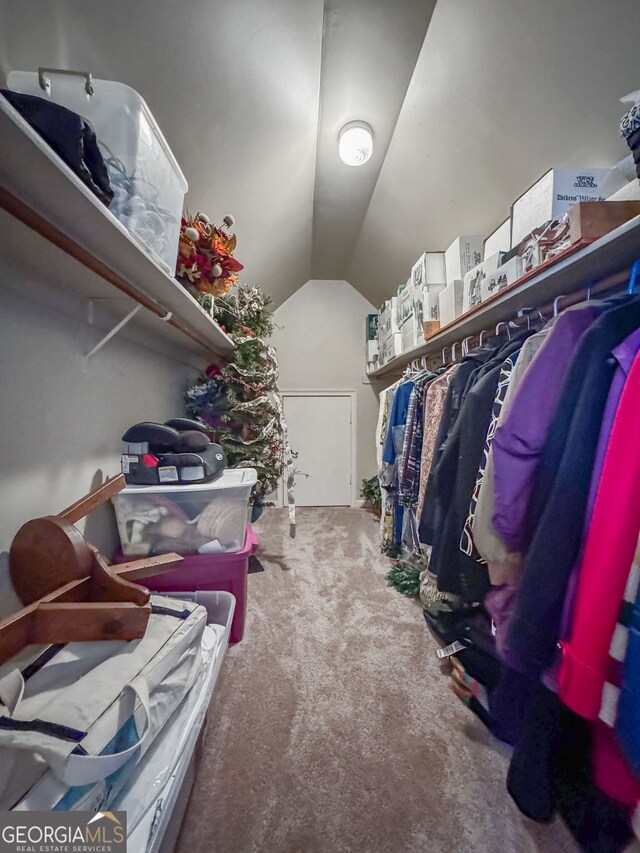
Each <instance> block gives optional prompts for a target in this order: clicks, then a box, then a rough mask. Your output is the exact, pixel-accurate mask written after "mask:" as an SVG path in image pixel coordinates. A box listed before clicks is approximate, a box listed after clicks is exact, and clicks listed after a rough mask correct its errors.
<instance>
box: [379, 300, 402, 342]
mask: <svg viewBox="0 0 640 853" xmlns="http://www.w3.org/2000/svg"><path fill="white" fill-rule="evenodd" d="M399 331H400V324H399V323H398V297H397V296H392V297H391V299H387V301H386V302H385V303H384V305H383V306H382V309H381V311H380V319H379V321H378V344H380V343H381V342H383V341H386V339H387V338H388V337H389V335H392V334H395V333H397V332H399Z"/></svg>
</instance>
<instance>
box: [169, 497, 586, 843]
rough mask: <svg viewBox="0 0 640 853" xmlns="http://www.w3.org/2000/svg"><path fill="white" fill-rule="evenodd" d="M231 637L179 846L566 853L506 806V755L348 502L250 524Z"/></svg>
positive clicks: (561, 837) (550, 829) (556, 839)
mask: <svg viewBox="0 0 640 853" xmlns="http://www.w3.org/2000/svg"><path fill="white" fill-rule="evenodd" d="M257 529H258V531H259V533H260V536H261V548H260V551H259V556H260V560H261V561H262V563H263V564H264V566H265V569H266V571H265V572H261V573H258V574H252V575H250V576H249V612H248V620H247V628H246V633H245V638H244V640H243V641H242V642H241V643H240V644H239V645H237V646H236V647H234V648H232V649H231V650H230V651H229V654H228V656H227V658H226V661H225V663H224V665H223V669H222V674H221V680H220V681H219V683H218V689H217V691H216V695H215V698H214V702H213V706H212V715H211V720H212V722H211V726H210V729H209V734H208V738H207V741H206V744H205V748H204V755H203V759H202V763H201V765H200V768H199V772H198V777H197V779H196V783H195V787H194V791H193V794H192V797H191V801H190V803H189V808H188V811H187V814H186V818H185V823H184V826H183V830H182V834H181V837H180V842H179V845H178V851H179V853H343V852H344V853H454V851H455V853H472V851H473V853H498V851H499V853H525V851H526V853H530V852H531V853H532V852H533V851H543V852H544V853H571V851H574V850H576V849H577V848H576V847H575V845H574V844H573V842H572V840H571V837H570V836H569V834H568V832H567V831H566V829H565V828H564V827H563V826H562V825H561V824H559V823H554V824H553V825H550V826H538V825H537V824H534V823H532V822H531V821H528V820H527V819H525V818H524V817H522V816H521V815H520V813H519V812H518V811H517V809H516V808H515V806H514V805H513V804H512V802H511V800H510V798H509V796H508V794H507V793H506V790H505V784H504V778H505V772H506V766H507V758H506V754H505V753H504V751H503V750H502V749H501V748H500V747H499V746H498V745H496V743H495V742H493V741H492V740H491V739H490V738H489V736H488V735H487V733H486V732H485V730H484V729H483V727H482V726H481V724H480V723H479V722H478V721H476V719H475V718H474V717H473V716H472V715H471V714H470V713H469V712H468V711H467V710H466V709H465V708H464V706H463V705H462V704H461V703H460V702H459V701H458V700H457V699H456V698H455V697H454V696H453V694H452V693H451V692H450V690H449V688H448V682H447V681H446V680H445V679H444V678H443V677H442V676H441V675H440V673H439V669H438V664H437V659H436V657H435V654H434V648H435V647H434V644H433V641H432V640H431V638H430V636H429V635H428V633H427V630H426V628H425V625H424V621H423V618H422V613H421V609H420V606H419V605H418V604H417V603H416V602H414V601H412V600H409V599H406V598H403V597H401V596H400V595H399V594H398V593H397V592H396V591H395V590H392V589H389V588H387V586H386V584H385V579H384V574H385V572H386V571H388V567H389V561H388V560H387V559H386V558H383V557H382V556H380V554H379V552H378V539H377V532H378V531H377V524H376V522H375V520H374V519H373V517H372V516H371V515H370V514H369V513H367V512H365V511H363V510H349V509H340V508H327V509H312V508H306V509H299V510H298V536H297V538H296V539H295V540H291V539H289V538H288V524H287V518H286V513H285V511H284V510H270V511H268V512H267V513H265V515H264V516H263V519H261V521H260V522H259V525H258V527H257Z"/></svg>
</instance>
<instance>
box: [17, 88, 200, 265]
mask: <svg viewBox="0 0 640 853" xmlns="http://www.w3.org/2000/svg"><path fill="white" fill-rule="evenodd" d="M43 80H45V81H48V86H49V90H48V91H45V90H44V89H42V88H41V86H40V83H39V79H38V74H36V73H35V72H31V71H12V72H10V74H9V76H8V78H7V86H8V88H9V89H11V90H12V91H14V92H21V93H23V94H26V95H35V96H36V97H39V98H44V99H49V100H51V101H53V102H54V103H56V104H60V105H61V106H63V107H66V108H67V109H69V110H73V112H75V113H79V114H80V115H81V116H83V117H84V118H86V119H88V121H90V122H91V124H92V125H93V129H94V130H95V132H96V136H97V137H98V142H99V144H100V150H101V151H102V154H103V156H104V158H105V161H106V164H107V169H108V170H109V177H110V179H111V185H112V187H113V190H114V192H115V196H114V199H113V201H112V202H111V205H110V206H109V209H110V211H111V212H112V213H113V214H114V215H115V216H116V217H117V218H118V219H119V220H120V222H122V224H123V225H124V226H125V227H126V228H127V229H128V231H129V232H130V233H131V234H132V235H133V236H134V237H135V238H136V239H137V240H138V241H139V242H141V243H142V244H143V245H144V246H146V248H147V249H149V250H150V251H151V253H152V254H153V255H154V256H155V258H156V259H157V260H159V261H160V262H161V263H162V265H163V266H164V267H166V269H167V271H168V272H169V273H170V274H171V275H173V274H174V273H175V269H176V258H177V256H178V237H179V236H180V219H181V217H182V207H183V203H184V196H185V193H186V191H187V182H186V181H185V179H184V175H183V174H182V172H181V170H180V167H179V166H178V164H177V162H176V160H175V157H174V156H173V154H172V153H171V149H170V148H169V146H168V144H167V141H166V140H165V138H164V136H163V135H162V131H161V130H160V128H159V127H158V125H157V124H156V122H155V119H154V118H153V116H152V115H151V112H150V110H149V108H148V107H147V105H146V104H145V102H144V101H143V99H142V98H141V97H140V95H139V94H138V93H137V92H136V91H135V90H134V89H131V88H130V87H129V86H125V85H124V83H116V82H114V81H112V80H92V86H93V91H94V94H93V95H88V94H87V92H86V90H85V79H84V76H83V75H80V74H78V75H76V74H74V75H67V74H64V75H63V74H56V73H55V72H46V73H43Z"/></svg>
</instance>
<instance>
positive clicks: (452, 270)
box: [444, 236, 484, 285]
mask: <svg viewBox="0 0 640 853" xmlns="http://www.w3.org/2000/svg"><path fill="white" fill-rule="evenodd" d="M483 246H484V240H483V239H482V237H478V236H471V237H457V238H456V239H455V240H454V241H453V243H452V244H451V245H450V246H449V248H448V249H447V251H446V252H445V253H444V257H445V268H446V273H447V284H448V285H449V284H452V283H453V282H454V281H458V280H460V281H462V279H464V277H465V275H466V274H467V273H468V272H469V270H472V269H473V268H474V267H477V266H478V264H479V263H480V261H481V260H482V258H483V254H482V253H483Z"/></svg>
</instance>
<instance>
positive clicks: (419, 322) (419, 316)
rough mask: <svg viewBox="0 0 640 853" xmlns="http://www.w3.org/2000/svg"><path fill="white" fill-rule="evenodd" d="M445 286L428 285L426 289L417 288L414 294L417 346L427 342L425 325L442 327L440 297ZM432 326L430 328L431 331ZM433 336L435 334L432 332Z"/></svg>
mask: <svg viewBox="0 0 640 853" xmlns="http://www.w3.org/2000/svg"><path fill="white" fill-rule="evenodd" d="M445 287H446V285H444V284H430V285H429V284H428V285H425V286H424V287H420V288H416V290H415V293H414V308H413V314H414V317H415V324H416V344H421V343H424V341H425V339H426V338H425V325H426V324H427V323H432V324H433V323H436V324H437V325H438V327H439V325H440V303H439V301H438V296H439V295H440V293H441V292H442V291H443V290H444V288H445ZM431 328H432V326H429V329H431ZM431 334H433V332H431Z"/></svg>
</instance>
